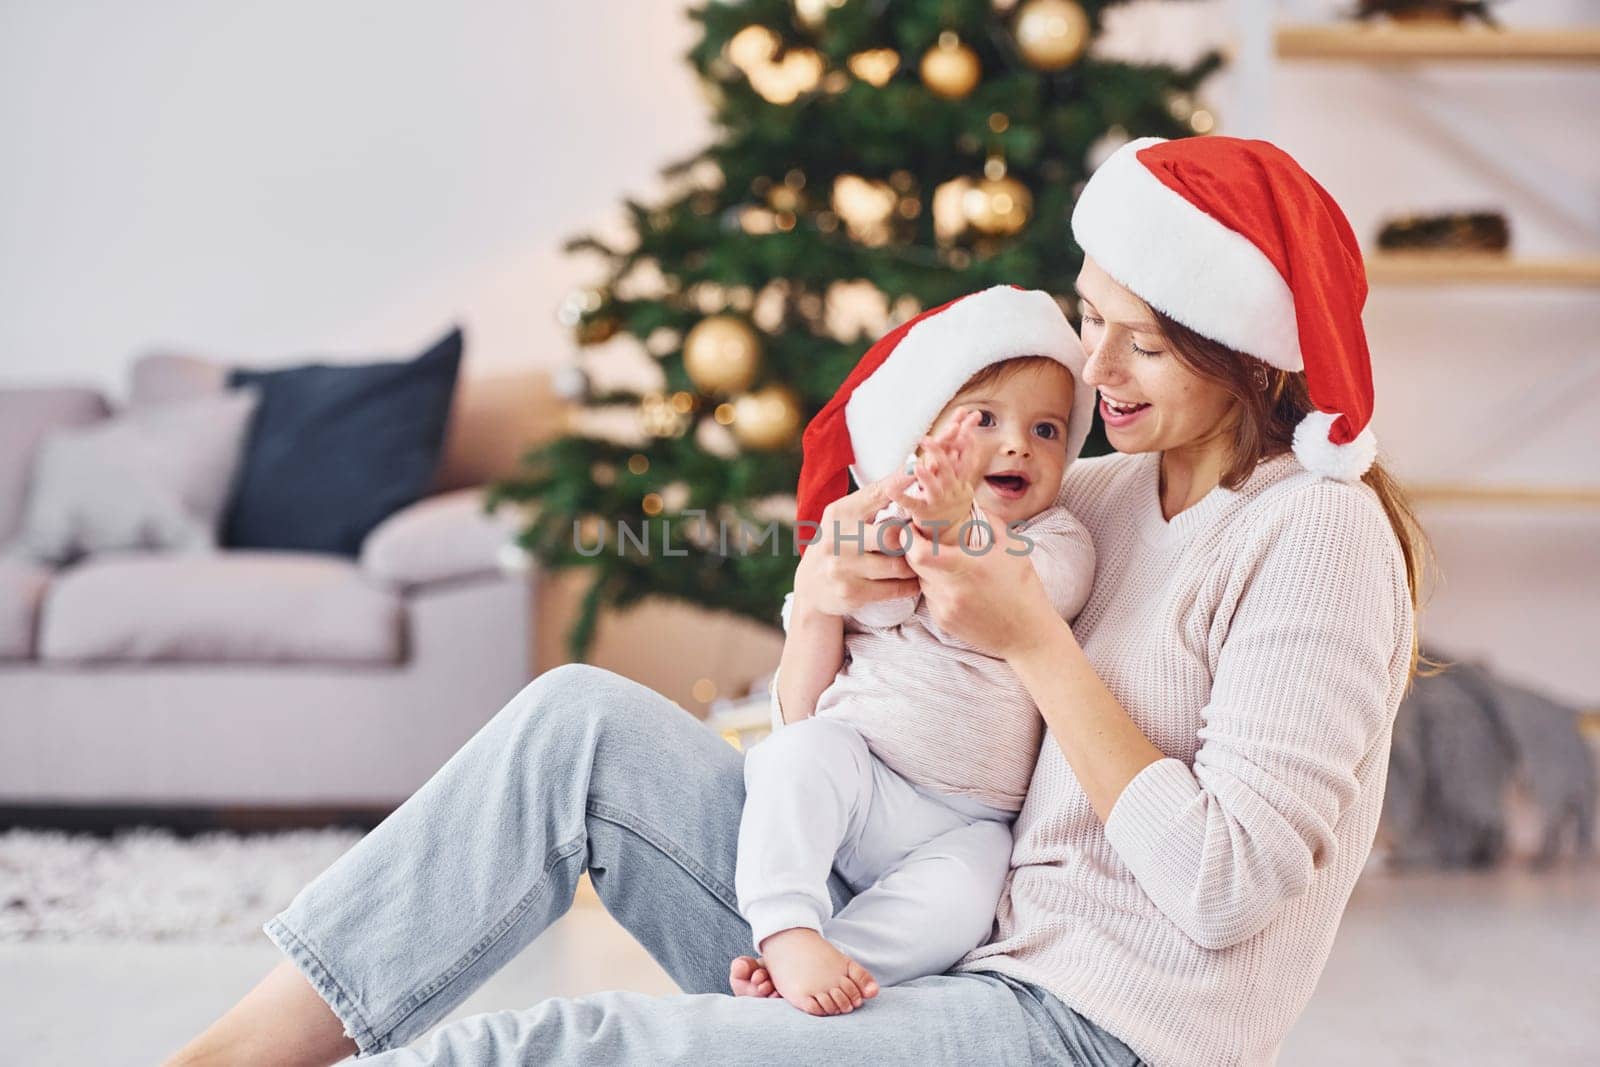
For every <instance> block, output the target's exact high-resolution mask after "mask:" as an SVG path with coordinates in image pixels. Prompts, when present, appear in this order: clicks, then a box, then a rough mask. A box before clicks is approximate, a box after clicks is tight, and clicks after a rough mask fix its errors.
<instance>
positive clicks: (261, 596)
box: [39, 551, 405, 664]
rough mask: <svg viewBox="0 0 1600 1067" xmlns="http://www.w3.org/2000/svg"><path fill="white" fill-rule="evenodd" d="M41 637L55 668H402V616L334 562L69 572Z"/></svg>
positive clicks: (52, 597) (122, 559)
mask: <svg viewBox="0 0 1600 1067" xmlns="http://www.w3.org/2000/svg"><path fill="white" fill-rule="evenodd" d="M39 631H40V632H39V658H40V659H41V660H44V661H45V662H47V663H86V662H164V663H171V662H192V663H219V662H237V663H324V664H326V663H336V664H337V663H347V664H393V663H398V662H400V660H401V659H402V658H403V655H404V636H405V608H404V605H403V604H402V603H401V601H400V600H399V598H397V597H396V596H395V595H394V594H393V593H389V592H386V591H384V590H381V589H378V588H375V587H374V586H373V585H372V584H371V583H369V582H368V581H366V579H365V578H363V576H362V574H361V572H360V570H359V569H358V568H357V567H356V565H355V564H354V563H352V562H350V561H349V560H344V559H339V558H336V557H333V556H322V555H312V554H306V553H297V552H252V551H230V552H217V553H210V554H201V555H187V554H186V555H154V554H146V553H137V554H135V553H117V554H108V555H104V556H98V557H95V558H94V559H92V560H90V561H89V562H87V563H85V564H83V565H82V566H79V567H74V568H71V569H69V570H66V571H63V572H60V573H59V574H58V576H57V577H56V579H55V581H54V582H53V583H52V584H51V586H50V589H49V591H48V592H47V593H46V595H45V601H44V608H43V613H42V619H41V623H40V628H39Z"/></svg>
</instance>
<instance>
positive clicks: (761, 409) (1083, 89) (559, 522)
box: [490, 0, 1220, 658]
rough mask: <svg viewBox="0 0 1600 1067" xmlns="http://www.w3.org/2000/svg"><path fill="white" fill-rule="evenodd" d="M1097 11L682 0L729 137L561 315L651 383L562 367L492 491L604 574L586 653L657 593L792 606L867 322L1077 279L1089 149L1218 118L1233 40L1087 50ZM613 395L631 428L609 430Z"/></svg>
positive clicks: (907, 1)
mask: <svg viewBox="0 0 1600 1067" xmlns="http://www.w3.org/2000/svg"><path fill="white" fill-rule="evenodd" d="M1108 6H1110V5H1109V4H1102V3H1098V2H1095V0H1021V2H1020V3H1019V2H1016V0H1012V2H1010V3H1007V2H1004V0H893V2H890V0H745V2H742V3H717V2H712V3H709V4H707V5H705V6H704V7H702V8H700V9H697V10H695V11H692V12H691V13H690V14H691V17H692V18H694V19H695V20H697V21H698V22H699V24H700V25H701V26H702V27H703V29H704V33H703V36H702V38H701V40H700V42H699V44H698V45H697V46H696V47H695V48H694V49H693V50H692V52H691V53H690V55H689V57H688V59H689V62H690V63H691V64H692V65H693V67H694V69H695V71H696V73H697V74H698V75H699V77H700V79H701V83H702V85H703V87H704V89H705V91H706V95H707V97H708V99H709V100H710V103H711V106H712V107H713V108H714V112H715V114H714V126H715V130H716V133H717V136H716V139H715V142H714V143H713V144H711V145H709V146H707V147H706V148H705V149H704V150H703V151H701V152H699V153H697V154H696V155H695V156H693V157H692V158H690V159H686V160H683V161H681V162H678V163H676V164H673V165H672V166H670V167H668V168H667V169H666V170H665V171H664V175H665V177H666V178H667V179H668V183H669V192H668V193H667V195H666V196H665V197H664V198H663V200H662V202H660V203H656V204H649V205H647V204H643V203H638V202H633V201H629V202H628V203H627V205H626V207H627V216H628V220H629V228H630V230H631V238H630V239H629V240H628V241H627V242H625V243H623V244H622V245H621V246H619V245H618V244H616V243H607V242H605V241H602V240H600V239H598V238H596V237H593V236H584V237H580V238H577V239H575V240H573V241H571V242H569V244H568V248H569V250H571V251H574V252H583V253H592V254H597V255H599V256H600V257H602V258H603V261H604V271H605V281H604V282H603V283H602V284H601V285H599V286H598V287H596V288H594V289H591V290H588V291H585V292H582V293H579V294H575V295H574V296H573V297H572V298H570V299H569V300H568V301H567V303H566V304H564V305H563V307H562V309H561V315H562V317H563V321H564V322H566V323H568V324H569V325H571V326H572V328H573V331H574V338H575V341H576V343H577V344H578V345H579V346H590V345H597V344H601V343H612V344H615V343H617V340H618V339H619V338H624V337H625V338H627V339H628V340H627V342H626V343H634V344H638V345H640V346H642V347H643V349H644V350H645V351H647V352H648V353H649V355H650V356H651V357H653V358H654V359H655V360H656V361H657V363H658V364H659V367H660V372H661V373H660V382H661V387H660V388H657V389H652V390H650V391H647V392H639V391H632V390H622V391H607V392H603V393H597V392H594V391H593V390H591V389H590V388H589V386H588V380H587V378H586V376H585V375H584V374H583V372H582V370H581V369H579V368H571V369H569V370H567V371H565V372H563V373H562V374H561V375H560V376H558V385H559V387H560V388H561V391H562V392H563V394H564V395H565V396H566V397H567V398H568V399H569V400H573V401H581V403H582V405H583V408H582V411H581V412H579V413H578V415H577V416H576V417H575V418H574V420H573V427H572V429H571V431H570V432H569V433H567V434H566V435H565V436H563V437H561V438H559V439H557V440H555V441H554V442H552V443H550V444H548V445H546V446H543V447H541V448H540V449H538V450H537V451H535V452H533V453H531V454H530V455H529V456H528V459H527V470H526V473H525V474H524V475H523V476H522V477H519V478H516V479H513V480H510V481H507V482H504V483H502V484H500V485H497V486H495V487H494V488H493V490H492V492H491V494H490V506H495V505H497V504H499V503H501V502H506V501H514V502H519V503H521V504H524V505H526V506H527V510H528V514H529V515H530V519H529V522H528V526H527V529H526V530H524V531H523V533H522V535H521V537H520V543H521V545H522V546H523V547H524V548H525V549H526V550H528V551H529V552H530V553H531V554H532V555H533V556H534V557H535V558H536V559H537V560H538V561H539V562H540V563H541V564H542V565H543V566H544V567H546V568H548V569H555V570H561V569H567V568H574V567H580V568H587V569H589V570H590V571H591V572H592V576H593V582H592V584H591V585H589V587H588V591H587V594H586V596H585V598H584V600H583V603H582V607H581V609H580V613H579V616H578V620H577V622H576V624H575V626H574V628H573V630H572V632H571V634H570V635H569V637H570V644H571V648H572V652H573V654H574V655H575V656H577V657H579V658H582V656H583V655H584V653H585V651H586V650H587V648H588V646H589V644H590V642H591V640H592V638H593V634H594V627H595V623H596V619H597V615H598V612H599V611H600V609H601V608H602V607H605V606H608V605H610V606H619V607H620V606H625V605H628V604H630V603H633V602H635V601H637V600H639V599H640V598H642V597H644V596H647V595H660V596H670V597H678V598H682V599H684V600H687V601H690V602H693V603H697V604H701V605H705V606H708V607H712V608H716V609H722V610H727V611H732V612H736V613H738V614H741V615H745V616H748V617H750V618H754V619H757V620H760V621H761V622H764V623H769V624H772V625H777V621H778V612H779V608H780V606H781V604H782V601H783V596H784V594H785V593H786V592H787V591H788V590H789V589H790V587H791V580H792V577H793V572H794V567H795V562H796V557H795V554H794V550H793V544H794V536H795V534H794V531H793V527H792V525H791V524H792V519H793V497H792V494H793V492H794V489H795V484H796V481H797V479H798V477H799V469H800V449H799V436H800V430H801V428H802V427H803V426H804V425H805V423H806V421H807V420H808V419H810V417H811V416H812V415H813V414H814V413H815V412H816V411H817V410H818V409H819V408H820V407H821V406H822V405H823V404H824V403H826V402H827V400H828V398H829V397H830V396H831V395H832V394H833V391H834V389H835V388H836V387H837V386H838V384H839V383H840V381H842V380H843V378H844V377H845V375H846V374H847V373H848V372H849V370H850V368H851V367H852V366H853V365H854V363H855V361H856V360H857V359H858V358H859V357H860V355H861V353H862V351H863V350H864V348H865V346H866V345H867V344H868V343H870V341H871V339H872V338H874V337H876V336H877V335H878V334H879V333H881V332H882V331H883V330H884V329H886V328H888V327H889V326H891V325H893V324H894V323H896V322H900V321H904V320H905V319H906V318H909V317H911V316H913V315H915V314H917V313H918V312H919V311H921V310H922V309H924V308H928V307H933V306H936V305H938V304H941V303H944V302H945V301H947V300H950V299H952V298H954V297H956V296H959V295H961V294H962V293H966V292H970V291H973V290H975V289H980V288H983V287H985V286H989V285H993V284H997V283H1015V284H1018V285H1022V286H1025V287H1029V288H1040V289H1045V290H1047V291H1049V292H1052V293H1059V294H1066V293H1070V292H1071V290H1072V283H1073V279H1074V278H1075V277H1076V275H1077V271H1078V268H1079V265H1080V254H1079V253H1078V251H1077V249H1076V247H1075V246H1074V244H1073V242H1072V240H1071V233H1070V228H1069V216H1070V212H1071V208H1072V204H1073V202H1074V199H1075V198H1076V196H1077V193H1078V190H1079V189H1080V188H1081V187H1082V183H1083V182H1084V181H1085V180H1086V178H1087V177H1088V174H1089V172H1090V170H1091V169H1092V163H1093V161H1094V160H1096V159H1097V158H1100V157H1103V156H1104V155H1105V154H1107V153H1109V151H1110V150H1111V149H1114V148H1115V147H1116V146H1117V145H1119V144H1121V143H1123V142H1125V141H1126V140H1128V139H1129V138H1132V137H1141V136H1149V135H1154V136H1163V137H1182V136H1189V135H1192V134H1194V133H1197V132H1198V133H1205V132H1208V130H1209V129H1210V126H1211V121H1212V120H1211V117H1210V115H1209V114H1208V113H1207V112H1205V111H1204V110H1203V109H1200V108H1198V107H1197V105H1196V104H1195V102H1194V96H1193V94H1194V92H1195V89H1196V87H1197V86H1198V84H1199V83H1200V82H1201V80H1202V79H1204V78H1205V77H1206V76H1207V75H1208V74H1210V73H1211V72H1212V71H1213V70H1214V69H1215V68H1216V67H1217V65H1218V63H1219V62H1220V60H1219V58H1218V57H1217V56H1215V55H1209V56H1207V57H1205V58H1204V59H1202V60H1201V61H1200V62H1198V63H1197V64H1195V65H1194V66H1192V67H1190V68H1187V69H1176V68H1174V67H1171V66H1135V65H1130V64H1127V63H1123V62H1115V61H1109V60H1104V59H1101V58H1097V57H1096V56H1094V55H1093V54H1091V53H1090V51H1089V46H1090V44H1091V43H1092V41H1093V40H1094V37H1095V35H1096V34H1097V33H1098V31H1099V27H1100V18H1101V12H1102V10H1103V9H1104V8H1105V7H1108ZM1068 310H1069V314H1071V313H1072V309H1071V308H1070V307H1069V309H1068ZM580 367H581V364H580ZM619 409H620V410H622V411H625V412H627V413H628V414H629V415H630V418H629V420H628V422H629V424H630V426H629V432H627V433H623V434H618V433H616V432H615V431H614V430H610V431H606V430H602V429H600V428H599V427H600V426H601V425H602V424H603V423H604V421H605V420H604V416H605V415H606V414H607V413H612V414H615V413H616V412H617V411H618V410H619ZM586 415H587V416H593V417H592V418H585V417H584V416H586ZM1097 438H1098V428H1097V435H1096V438H1091V441H1090V446H1089V449H1088V451H1089V452H1090V453H1093V452H1094V451H1096V450H1097V449H1098V450H1103V449H1104V445H1103V442H1102V441H1099V440H1097ZM774 523H776V524H777V529H776V536H773V530H774V527H773V525H772V524H774ZM730 530H731V534H730ZM741 530H744V531H747V533H748V536H744V537H742V538H741ZM763 534H765V538H764V539H762V538H763Z"/></svg>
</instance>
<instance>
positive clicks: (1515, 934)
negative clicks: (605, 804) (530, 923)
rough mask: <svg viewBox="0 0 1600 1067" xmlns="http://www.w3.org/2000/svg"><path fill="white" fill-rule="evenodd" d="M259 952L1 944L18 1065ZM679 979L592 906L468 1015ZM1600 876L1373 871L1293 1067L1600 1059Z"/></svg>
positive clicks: (171, 1007) (151, 1056)
mask: <svg viewBox="0 0 1600 1067" xmlns="http://www.w3.org/2000/svg"><path fill="white" fill-rule="evenodd" d="M277 958H278V957H277V953H276V951H275V950H274V949H273V948H272V946H271V945H270V944H268V943H267V942H266V940H265V938H263V939H262V941H261V943H260V944H258V945H246V946H212V945H171V944H145V945H81V944H56V945H51V944H0V1033H3V1034H4V1053H3V1055H4V1061H5V1063H6V1064H8V1065H14V1067H34V1065H39V1067H44V1065H49V1067H57V1065H66V1064H95V1065H105V1067H113V1065H119V1064H129V1065H140V1067H148V1065H150V1064H154V1063H157V1062H159V1060H160V1059H161V1058H162V1056H163V1055H165V1054H166V1053H168V1052H170V1051H171V1050H172V1049H174V1048H176V1047H177V1046H178V1045H179V1044H181V1043H182V1041H183V1040H184V1039H185V1038H186V1037H188V1036H189V1035H191V1034H193V1033H194V1032H196V1031H197V1030H198V1029H200V1028H201V1027H202V1026H203V1025H204V1024H205V1023H206V1022H208V1021H209V1020H210V1019H211V1018H213V1017H214V1016H216V1015H217V1014H218V1013H220V1012H221V1011H222V1010H223V1009H224V1008H225V1007H227V1005H229V1004H230V1003H232V1002H233V1000H234V999H236V998H237V997H238V996H239V995H240V994H242V993H243V992H244V991H245V990H246V989H248V988H249V987H250V986H251V985H252V984H254V983H255V981H256V980H257V979H258V978H259V977H260V976H261V974H262V973H264V972H265V971H266V970H267V969H268V968H269V967H270V966H272V965H273V964H274V963H275V962H277ZM619 987H626V988H632V989H639V990H643V991H647V992H661V993H665V992H670V991H671V990H672V988H673V987H672V983H671V982H670V981H669V980H668V979H667V977H666V975H665V974H663V973H662V971H661V970H660V968H658V967H657V966H656V965H655V963H654V962H652V961H651V960H650V958H649V957H648V956H646V955H645V954H644V952H643V951H642V950H641V949H639V947H638V946H637V945H635V944H634V943H633V942H632V941H631V940H630V939H629V938H628V936H627V935H626V934H625V933H624V932H623V931H622V930H621V928H620V927H618V926H617V925H616V924H615V923H614V922H613V921H612V920H611V918H610V917H609V916H608V915H607V914H606V913H605V912H604V911H603V910H602V909H601V908H600V907H598V905H595V904H593V903H591V904H589V905H587V906H580V907H578V908H575V909H574V910H573V911H572V912H571V913H570V914H569V915H568V916H567V917H566V918H565V919H563V920H562V921H561V922H560V923H558V924H557V925H556V926H555V927H552V928H551V929H550V930H549V931H547V932H546V933H545V935H544V936H543V937H541V938H540V939H539V940H538V941H536V942H535V943H534V944H533V946H532V947H530V948H529V949H528V951H526V952H524V953H523V954H522V955H521V956H520V957H518V958H517V959H516V960H514V961H513V962H512V963H511V964H510V965H509V966H508V967H506V968H505V969H504V970H503V971H501V972H500V973H499V974H498V975H496V976H495V977H494V978H493V979H491V980H490V981H489V982H488V983H487V984H486V985H485V986H484V987H483V988H482V989H480V990H479V991H478V992H477V993H476V994H475V995H474V996H473V997H472V998H471V999H469V1000H468V1001H467V1003H466V1004H465V1005H463V1007H462V1008H461V1010H460V1012H458V1013H457V1014H458V1015H461V1014H472V1013H475V1012H480V1011H488V1010H493V1009H498V1008H515V1007H521V1006H525V1005H527V1004H530V1003H532V1002H534V1001H537V1000H539V999H540V998H542V997H547V996H553V995H578V994H582V993H585V992H589V991H593V990H598V989H605V988H619ZM1597 1048H1600V869H1597V868H1590V869H1587V870H1585V871H1582V872H1571V871H1569V872H1565V873H1559V874H1555V875H1542V876H1541V875H1532V874H1526V873H1520V872H1507V873H1501V874H1497V875H1493V876H1484V875H1426V876H1411V877H1405V878H1399V877H1392V876H1380V875H1376V874H1374V875H1369V876H1368V877H1367V878H1365V879H1363V881H1362V882H1361V884H1360V886H1359V887H1358V888H1357V891H1356V895H1355V897H1354V898H1353V900H1352V902H1351V906H1350V910H1349V911H1348V912H1347V914H1346V917H1345V922H1344V926H1343V929H1342V930H1341V931H1340V935H1339V941H1338V943H1337V944H1336V945H1335V947H1334V952H1333V957H1332V959H1331V960H1330V962H1329V965H1328V969H1327V971H1326V972H1325V973H1324V976H1323V980H1322V984H1321V986H1320V987H1319V989H1318V992H1317V995H1316V996H1315V997H1314V998H1313V1000H1312V1002H1311V1005H1310V1007H1309V1008H1308V1009H1307V1011H1306V1013H1305V1015H1304V1016H1303V1017H1302V1019H1301V1022H1300V1024H1299V1026H1297V1027H1296V1029H1295V1031H1294V1032H1293V1034H1291V1035H1290V1037H1289V1040H1288V1042H1287V1044H1286V1045H1285V1047H1284V1051H1283V1056H1282V1058H1281V1060H1280V1063H1282V1064H1283V1065H1285V1067H1334V1065H1340V1067H1343V1065H1346V1064H1352V1063H1359V1064H1362V1065H1364V1067H1384V1065H1396V1067H1398V1065H1406V1067H1411V1065H1432V1064H1440V1065H1444V1064H1448V1065H1452V1067H1454V1065H1470V1064H1484V1065H1489V1064H1493V1065H1500V1064H1524V1063H1527V1064H1532V1063H1539V1064H1551V1065H1568V1064H1573V1065H1576V1064H1592V1063H1600V1053H1597V1052H1596V1049H1597Z"/></svg>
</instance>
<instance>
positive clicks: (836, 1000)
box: [828, 989, 856, 1015]
mask: <svg viewBox="0 0 1600 1067" xmlns="http://www.w3.org/2000/svg"><path fill="white" fill-rule="evenodd" d="M828 996H829V997H830V998H832V1000H833V1007H834V1009H835V1011H836V1012H837V1014H839V1015H849V1014H850V1013H851V1012H853V1011H855V1010H856V1006H855V1005H854V1004H852V1003H851V1002H850V994H849V993H846V992H845V991H844V990H843V989H830V990H828Z"/></svg>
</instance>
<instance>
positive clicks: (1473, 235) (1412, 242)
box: [1378, 211, 1511, 254]
mask: <svg viewBox="0 0 1600 1067" xmlns="http://www.w3.org/2000/svg"><path fill="white" fill-rule="evenodd" d="M1378 247H1379V248H1380V249H1382V250H1383V251H1385V252H1493V253H1497V254H1504V253H1505V252H1507V251H1508V250H1509V249H1510V247H1511V226H1510V224H1509V223H1508V222H1507V221H1506V217H1505V215H1503V214H1501V213H1500V212H1498V211H1458V212H1451V213H1448V214H1441V215H1408V216H1406V217H1404V218H1398V219H1388V220H1386V221H1385V222H1384V223H1383V227H1382V228H1381V229H1380V230H1379V231H1378Z"/></svg>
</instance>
